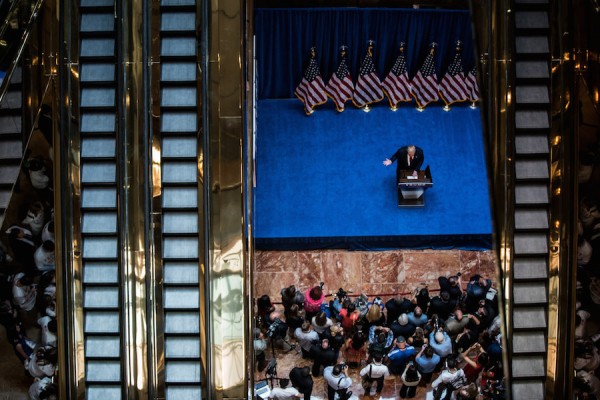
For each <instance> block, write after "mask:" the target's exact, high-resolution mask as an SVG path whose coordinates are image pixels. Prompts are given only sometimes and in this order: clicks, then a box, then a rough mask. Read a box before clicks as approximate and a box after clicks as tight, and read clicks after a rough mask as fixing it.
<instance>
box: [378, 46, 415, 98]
mask: <svg viewBox="0 0 600 400" xmlns="http://www.w3.org/2000/svg"><path fill="white" fill-rule="evenodd" d="M383 91H384V92H385V94H386V95H387V97H388V100H389V101H390V107H392V108H396V105H397V104H398V103H399V102H400V101H411V100H412V98H411V97H410V82H409V79H408V72H406V58H405V57H404V46H402V45H401V46H400V54H399V55H398V58H396V62H395V63H394V66H393V67H392V70H391V71H390V72H389V74H388V75H387V76H386V77H385V79H384V80H383Z"/></svg>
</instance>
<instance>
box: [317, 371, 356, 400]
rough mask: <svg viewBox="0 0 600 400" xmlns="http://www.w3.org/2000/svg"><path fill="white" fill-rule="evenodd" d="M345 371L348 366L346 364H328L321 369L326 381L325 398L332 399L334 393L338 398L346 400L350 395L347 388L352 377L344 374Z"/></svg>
mask: <svg viewBox="0 0 600 400" xmlns="http://www.w3.org/2000/svg"><path fill="white" fill-rule="evenodd" d="M347 372H348V366H347V365H346V364H338V365H336V366H330V367H327V368H325V370H324V371H323V377H324V378H325V382H327V398H328V399H329V400H334V399H335V398H336V396H335V395H336V393H337V395H338V396H339V397H338V398H339V399H340V400H346V399H349V398H350V396H352V392H349V391H348V388H350V387H351V386H352V378H350V377H348V376H347V375H346V374H347Z"/></svg>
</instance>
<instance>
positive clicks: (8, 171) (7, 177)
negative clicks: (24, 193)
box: [0, 165, 21, 187]
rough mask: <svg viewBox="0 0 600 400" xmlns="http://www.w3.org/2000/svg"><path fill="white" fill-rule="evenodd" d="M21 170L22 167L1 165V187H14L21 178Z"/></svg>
mask: <svg viewBox="0 0 600 400" xmlns="http://www.w3.org/2000/svg"><path fill="white" fill-rule="evenodd" d="M20 170H21V166H20V165H0V185H9V186H10V187H12V185H13V184H14V183H15V182H16V180H17V177H18V176H19V171H20Z"/></svg>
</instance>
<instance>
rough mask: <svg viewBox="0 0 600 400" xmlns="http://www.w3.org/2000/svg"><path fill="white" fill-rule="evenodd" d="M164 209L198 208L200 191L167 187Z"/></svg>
mask: <svg viewBox="0 0 600 400" xmlns="http://www.w3.org/2000/svg"><path fill="white" fill-rule="evenodd" d="M162 206H163V208H179V207H182V208H183V207H191V208H193V207H196V208H197V207H198V189H197V188H194V187H165V188H163V196H162Z"/></svg>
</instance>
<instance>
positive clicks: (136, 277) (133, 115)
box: [117, 0, 151, 399]
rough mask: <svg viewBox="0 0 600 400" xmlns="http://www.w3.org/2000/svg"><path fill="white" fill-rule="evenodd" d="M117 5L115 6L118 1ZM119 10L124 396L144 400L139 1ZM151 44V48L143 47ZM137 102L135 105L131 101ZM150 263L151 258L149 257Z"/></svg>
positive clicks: (144, 157) (144, 154) (144, 163)
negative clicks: (121, 85)
mask: <svg viewBox="0 0 600 400" xmlns="http://www.w3.org/2000/svg"><path fill="white" fill-rule="evenodd" d="M117 4H119V2H117ZM121 7H123V8H122V12H123V18H122V21H123V27H122V35H123V38H122V46H123V50H122V52H123V58H124V59H123V66H122V68H123V69H122V71H123V81H122V82H123V89H122V90H123V98H124V104H122V105H121V107H123V108H122V110H121V112H122V115H123V119H124V123H123V124H122V125H120V129H119V132H118V134H119V135H120V136H121V139H120V144H121V146H122V149H121V152H120V156H121V158H120V159H119V161H118V164H119V166H120V168H119V170H120V171H121V172H120V174H121V175H120V177H119V178H120V183H119V184H120V185H121V196H120V209H121V210H120V212H121V215H122V217H121V220H122V221H123V222H124V223H122V224H121V231H120V235H121V243H122V253H121V260H122V261H121V262H122V266H121V282H122V287H123V290H122V294H123V299H122V302H123V304H122V310H123V318H122V335H123V342H124V346H125V347H124V348H123V354H124V355H125V357H124V358H125V360H124V368H123V370H124V372H125V375H124V377H125V379H126V382H127V386H126V393H127V397H128V398H131V399H138V398H139V399H145V398H148V369H147V366H148V362H147V357H148V342H147V339H148V329H147V326H148V320H147V315H146V309H147V308H146V307H147V305H146V303H147V301H148V297H147V293H146V251H147V245H146V244H147V238H146V224H145V221H147V220H149V218H150V215H149V214H148V213H147V207H146V201H145V199H146V191H147V190H148V189H147V188H148V186H147V185H146V184H138V182H147V180H146V171H147V169H148V163H149V162H150V161H151V160H149V159H148V154H149V153H148V142H147V140H146V132H145V127H146V121H145V120H146V115H147V113H146V109H145V107H144V105H145V104H146V103H145V102H144V101H143V100H142V99H143V98H144V96H145V92H144V67H145V64H144V59H143V55H142V50H143V49H144V45H145V40H144V37H143V29H142V26H143V15H144V14H143V13H142V10H143V8H144V7H145V2H144V1H143V0H133V1H131V2H123V3H122V4H121ZM147 45H149V44H147ZM131 99H135V101H131ZM148 259H149V257H148Z"/></svg>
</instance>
